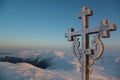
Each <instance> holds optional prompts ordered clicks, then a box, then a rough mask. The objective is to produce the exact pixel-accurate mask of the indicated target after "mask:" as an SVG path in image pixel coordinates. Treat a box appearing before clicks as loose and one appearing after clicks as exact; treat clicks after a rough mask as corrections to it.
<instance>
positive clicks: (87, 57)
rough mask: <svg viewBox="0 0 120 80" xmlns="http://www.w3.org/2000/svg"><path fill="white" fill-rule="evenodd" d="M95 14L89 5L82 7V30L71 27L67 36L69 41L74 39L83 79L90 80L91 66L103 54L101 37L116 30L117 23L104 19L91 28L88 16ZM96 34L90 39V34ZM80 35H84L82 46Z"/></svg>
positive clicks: (105, 36) (108, 35) (106, 36)
mask: <svg viewBox="0 0 120 80" xmlns="http://www.w3.org/2000/svg"><path fill="white" fill-rule="evenodd" d="M92 14H93V11H92V10H90V9H89V8H87V7H83V8H82V12H81V14H80V16H79V19H82V30H79V31H76V32H75V31H74V28H71V29H69V31H68V33H66V34H65V36H66V37H67V38H68V41H73V51H74V54H75V56H76V57H77V58H78V60H79V62H80V64H81V67H80V70H81V72H82V80H89V74H90V73H91V66H92V65H93V64H94V62H95V60H97V59H99V58H100V57H101V56H102V54H103V50H104V47H103V43H102V41H101V39H100V37H102V38H109V37H110V31H114V30H116V25H115V24H111V23H110V22H109V20H108V19H105V20H102V21H101V23H100V26H97V27H95V28H89V25H88V24H89V23H88V21H89V20H88V17H89V16H91V15H92ZM90 34H94V35H95V36H93V39H92V40H91V47H90V44H89V43H90V40H89V35H90ZM79 36H81V37H82V44H81V45H82V46H81V48H80V41H79V38H78V37H79Z"/></svg>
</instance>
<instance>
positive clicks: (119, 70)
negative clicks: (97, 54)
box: [0, 51, 120, 80]
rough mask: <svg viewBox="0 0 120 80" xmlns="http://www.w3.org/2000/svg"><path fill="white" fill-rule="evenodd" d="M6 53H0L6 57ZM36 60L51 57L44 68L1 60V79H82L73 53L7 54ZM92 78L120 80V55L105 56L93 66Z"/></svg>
mask: <svg viewBox="0 0 120 80" xmlns="http://www.w3.org/2000/svg"><path fill="white" fill-rule="evenodd" d="M5 56H6V55H0V57H5ZM7 56H14V57H19V58H23V59H29V60H31V59H32V60H34V59H36V58H38V62H39V61H40V60H41V59H48V58H51V60H49V61H48V62H49V63H50V64H51V65H50V66H48V67H47V68H46V69H42V68H39V67H36V66H34V65H31V64H29V63H25V62H22V63H16V64H13V63H10V62H0V80H80V79H81V73H80V72H79V71H80V69H79V62H78V61H77V59H76V58H75V57H74V56H73V54H71V53H69V54H68V53H66V52H60V51H54V52H53V51H37V52H36V51H22V52H20V53H16V54H12V55H7ZM90 79H91V80H120V57H119V56H117V57H112V56H105V57H104V56H103V57H102V58H101V59H100V60H98V61H97V62H96V64H95V65H94V66H93V72H92V75H91V76H90Z"/></svg>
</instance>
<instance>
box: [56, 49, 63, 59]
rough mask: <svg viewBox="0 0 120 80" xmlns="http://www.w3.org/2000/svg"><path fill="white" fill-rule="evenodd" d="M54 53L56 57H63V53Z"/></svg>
mask: <svg viewBox="0 0 120 80" xmlns="http://www.w3.org/2000/svg"><path fill="white" fill-rule="evenodd" d="M54 53H55V55H56V56H58V57H61V58H63V57H64V53H63V52H60V51H55V52H54Z"/></svg>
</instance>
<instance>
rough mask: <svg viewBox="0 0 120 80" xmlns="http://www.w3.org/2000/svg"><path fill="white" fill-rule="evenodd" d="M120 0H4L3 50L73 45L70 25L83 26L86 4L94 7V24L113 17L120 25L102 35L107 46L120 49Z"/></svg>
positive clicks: (0, 13) (0, 19) (0, 1)
mask: <svg viewBox="0 0 120 80" xmlns="http://www.w3.org/2000/svg"><path fill="white" fill-rule="evenodd" d="M119 3H120V1H119V0H94V1H90V0H0V52H4V51H8V52H9V51H10V50H11V49H12V50H18V49H25V48H30V49H41V48H48V49H51V48H54V49H70V47H71V44H72V43H71V42H68V41H67V39H66V38H65V33H67V32H68V28H71V27H73V28H75V30H76V31H78V30H80V29H81V27H82V22H81V20H80V19H78V16H79V14H80V12H81V9H82V7H84V6H87V7H89V8H90V9H92V10H93V12H94V13H93V16H91V17H90V24H89V25H90V26H89V27H96V26H99V25H100V21H101V20H103V19H106V18H107V19H109V20H110V21H111V22H112V23H115V24H116V25H117V31H113V32H111V37H110V38H107V39H102V41H103V43H104V45H105V48H106V49H107V51H108V52H109V50H112V51H116V52H120V43H119V41H120V37H119V34H120V27H119V25H120V5H119Z"/></svg>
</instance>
